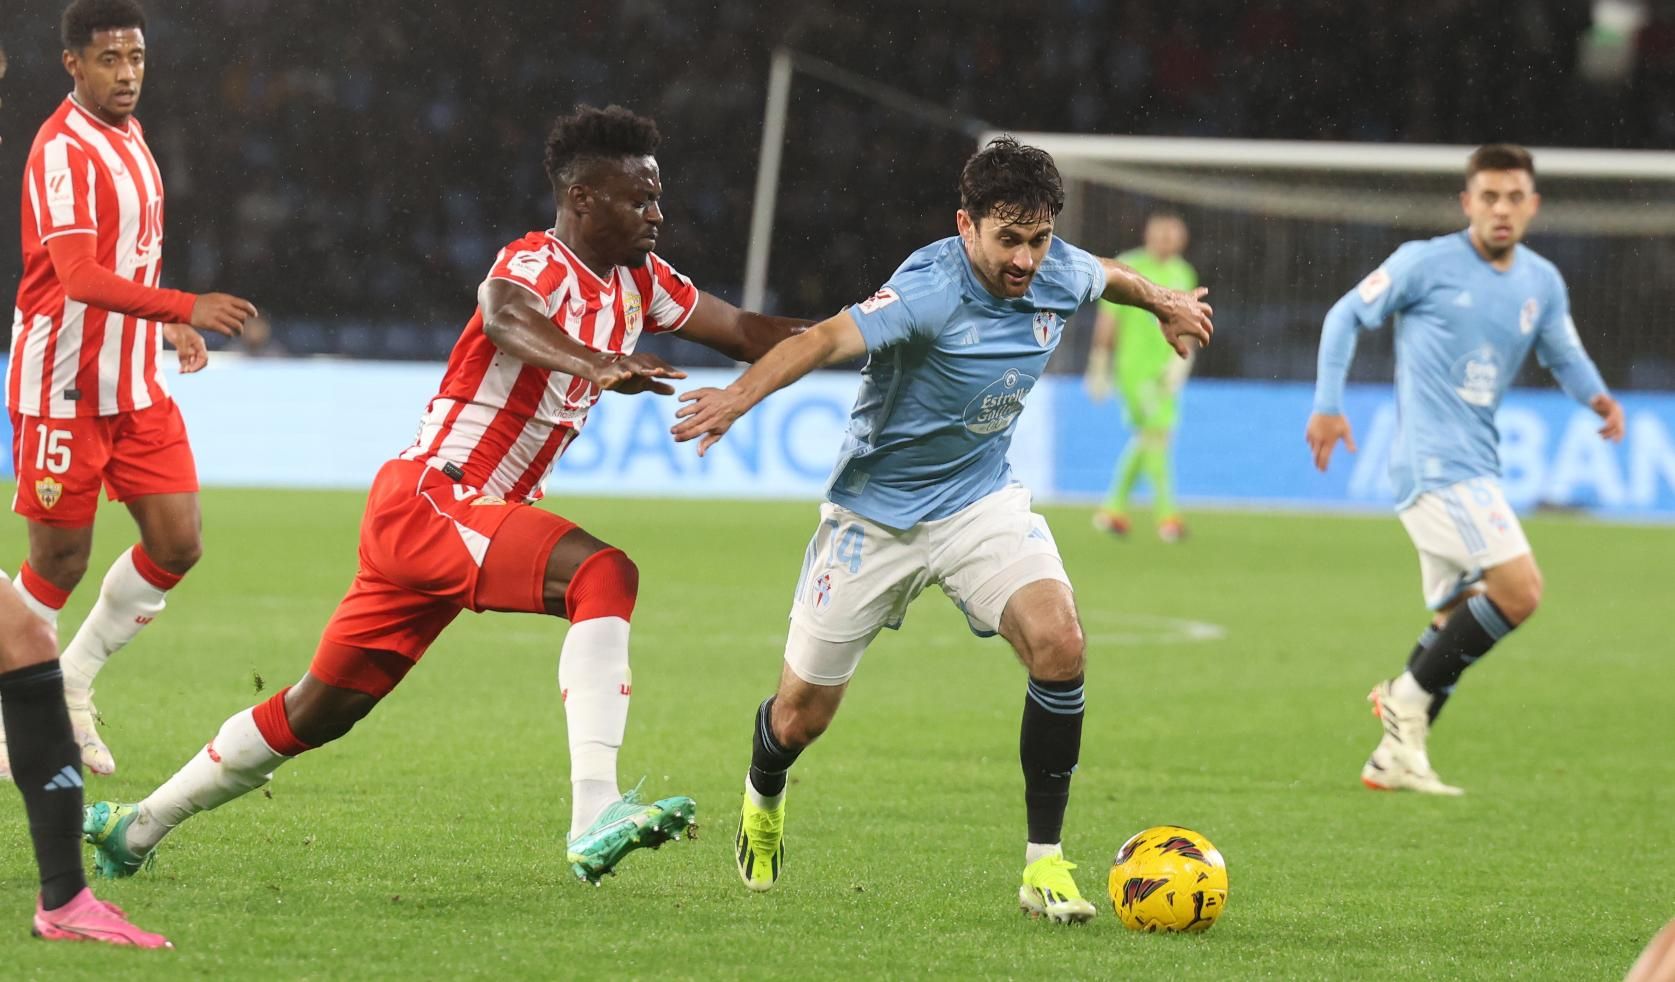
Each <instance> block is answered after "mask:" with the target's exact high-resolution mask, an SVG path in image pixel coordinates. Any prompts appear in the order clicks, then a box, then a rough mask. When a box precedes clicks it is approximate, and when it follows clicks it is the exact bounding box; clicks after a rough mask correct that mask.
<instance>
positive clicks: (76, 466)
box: [12, 399, 198, 528]
mask: <svg viewBox="0 0 1675 982" xmlns="http://www.w3.org/2000/svg"><path fill="white" fill-rule="evenodd" d="M12 464H13V465H14V467H15V469H16V471H17V495H16V496H15V497H14V498H13V499H12V510H13V511H15V512H17V513H18V514H19V515H22V516H23V517H24V518H27V519H29V520H30V521H31V522H40V523H41V524H42V525H58V526H63V527H66V528H86V527H87V526H89V525H92V524H93V514H94V512H96V511H98V509H99V485H100V484H101V483H102V484H104V486H105V491H106V493H107V494H108V495H109V496H110V499H111V500H112V501H131V500H132V499H134V498H140V497H144V496H145V495H148V494H179V493H192V492H196V491H197V490H198V468H197V465H196V464H195V463H193V461H192V447H191V445H190V444H188V443H187V442H186V421H185V420H184V419H181V417H180V408H179V407H178V406H176V405H175V402H174V400H173V399H169V400H167V401H165V402H161V403H158V404H157V405H154V406H148V407H147V408H145V409H136V410H134V411H133V412H129V413H117V414H115V415H113V416H77V417H74V418H72V419H49V418H44V417H40V416H25V415H23V414H21V413H12Z"/></svg>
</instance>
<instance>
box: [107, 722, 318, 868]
mask: <svg viewBox="0 0 1675 982" xmlns="http://www.w3.org/2000/svg"><path fill="white" fill-rule="evenodd" d="M290 759H291V758H289V757H286V756H284V755H283V754H277V753H274V752H273V748H271V747H269V746H268V743H267V741H266V740H264V739H262V732H261V731H260V730H258V729H257V728H256V717H255V714H254V712H253V711H252V710H249V709H246V710H244V711H243V712H241V713H238V714H236V715H234V716H233V717H231V718H230V719H228V720H227V721H226V722H225V723H222V724H221V731H220V732H219V733H217V734H215V739H214V740H211V741H210V742H209V746H207V747H205V748H203V749H202V750H200V751H198V752H197V754H196V755H194V756H193V758H192V759H191V760H189V761H187V762H186V766H185V767H182V768H181V769H180V770H178V771H176V772H175V775H174V777H171V778H169V779H168V780H167V781H164V782H163V785H162V786H161V787H159V788H158V789H157V790H156V791H153V792H151V794H150V795H149V796H147V797H146V799H145V800H144V801H142V802H140V813H139V817H137V818H135V819H134V823H133V824H132V825H130V826H128V848H129V849H131V850H133V851H134V852H136V853H143V852H145V851H146V850H148V849H151V848H153V847H154V846H156V845H157V843H158V842H160V841H162V839H163V836H165V835H167V834H168V833H169V831H170V830H171V829H173V828H174V827H175V826H177V825H179V824H180V823H181V822H184V821H186V820H187V819H188V818H191V817H192V816H193V815H196V814H197V813H198V812H202V811H209V810H210V809H211V808H217V807H219V806H221V805H224V804H226V803H227V802H229V801H232V800H233V799H234V798H237V797H239V796H240V795H243V794H245V793H246V792H248V791H254V790H255V789H257V788H259V787H261V786H262V785H264V784H266V783H268V781H269V780H271V779H272V778H273V771H274V768H276V767H278V766H279V765H280V764H283V763H285V762H286V761H287V760H290Z"/></svg>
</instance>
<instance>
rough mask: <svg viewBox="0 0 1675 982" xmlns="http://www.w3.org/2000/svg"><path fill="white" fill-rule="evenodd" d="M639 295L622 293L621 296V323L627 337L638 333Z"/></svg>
mask: <svg viewBox="0 0 1675 982" xmlns="http://www.w3.org/2000/svg"><path fill="white" fill-rule="evenodd" d="M640 316H641V311H640V295H639V294H638V293H624V294H623V295H622V323H623V324H624V325H625V326H626V327H627V331H628V336H629V337H633V336H634V335H636V334H638V333H640Z"/></svg>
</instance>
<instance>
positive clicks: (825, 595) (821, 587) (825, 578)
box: [814, 573, 832, 607]
mask: <svg viewBox="0 0 1675 982" xmlns="http://www.w3.org/2000/svg"><path fill="white" fill-rule="evenodd" d="M831 603H832V574H830V573H822V574H820V578H819V579H817V580H815V581H814V606H816V607H829V606H831Z"/></svg>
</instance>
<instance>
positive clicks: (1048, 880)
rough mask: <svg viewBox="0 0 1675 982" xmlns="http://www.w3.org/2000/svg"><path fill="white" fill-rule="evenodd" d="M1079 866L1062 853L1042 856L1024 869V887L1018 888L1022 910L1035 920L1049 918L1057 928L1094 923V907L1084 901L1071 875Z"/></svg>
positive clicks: (1019, 903)
mask: <svg viewBox="0 0 1675 982" xmlns="http://www.w3.org/2000/svg"><path fill="white" fill-rule="evenodd" d="M1075 868H1076V864H1075V863H1072V862H1070V861H1069V860H1067V859H1065V858H1064V857H1063V856H1062V855H1059V854H1058V853H1053V854H1051V855H1047V856H1042V857H1041V858H1040V859H1037V860H1036V861H1035V862H1033V863H1030V864H1029V865H1028V866H1025V867H1024V883H1023V886H1020V887H1019V888H1018V906H1019V907H1021V908H1022V909H1023V911H1024V913H1026V914H1028V915H1029V916H1031V917H1045V918H1046V919H1047V920H1049V921H1052V922H1053V923H1055V924H1082V923H1086V922H1087V921H1091V920H1093V915H1094V906H1093V904H1090V903H1088V902H1087V900H1085V899H1083V897H1082V891H1081V890H1078V889H1077V888H1076V881H1075V880H1074V879H1072V878H1071V876H1070V871H1071V870H1073V869H1075Z"/></svg>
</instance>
